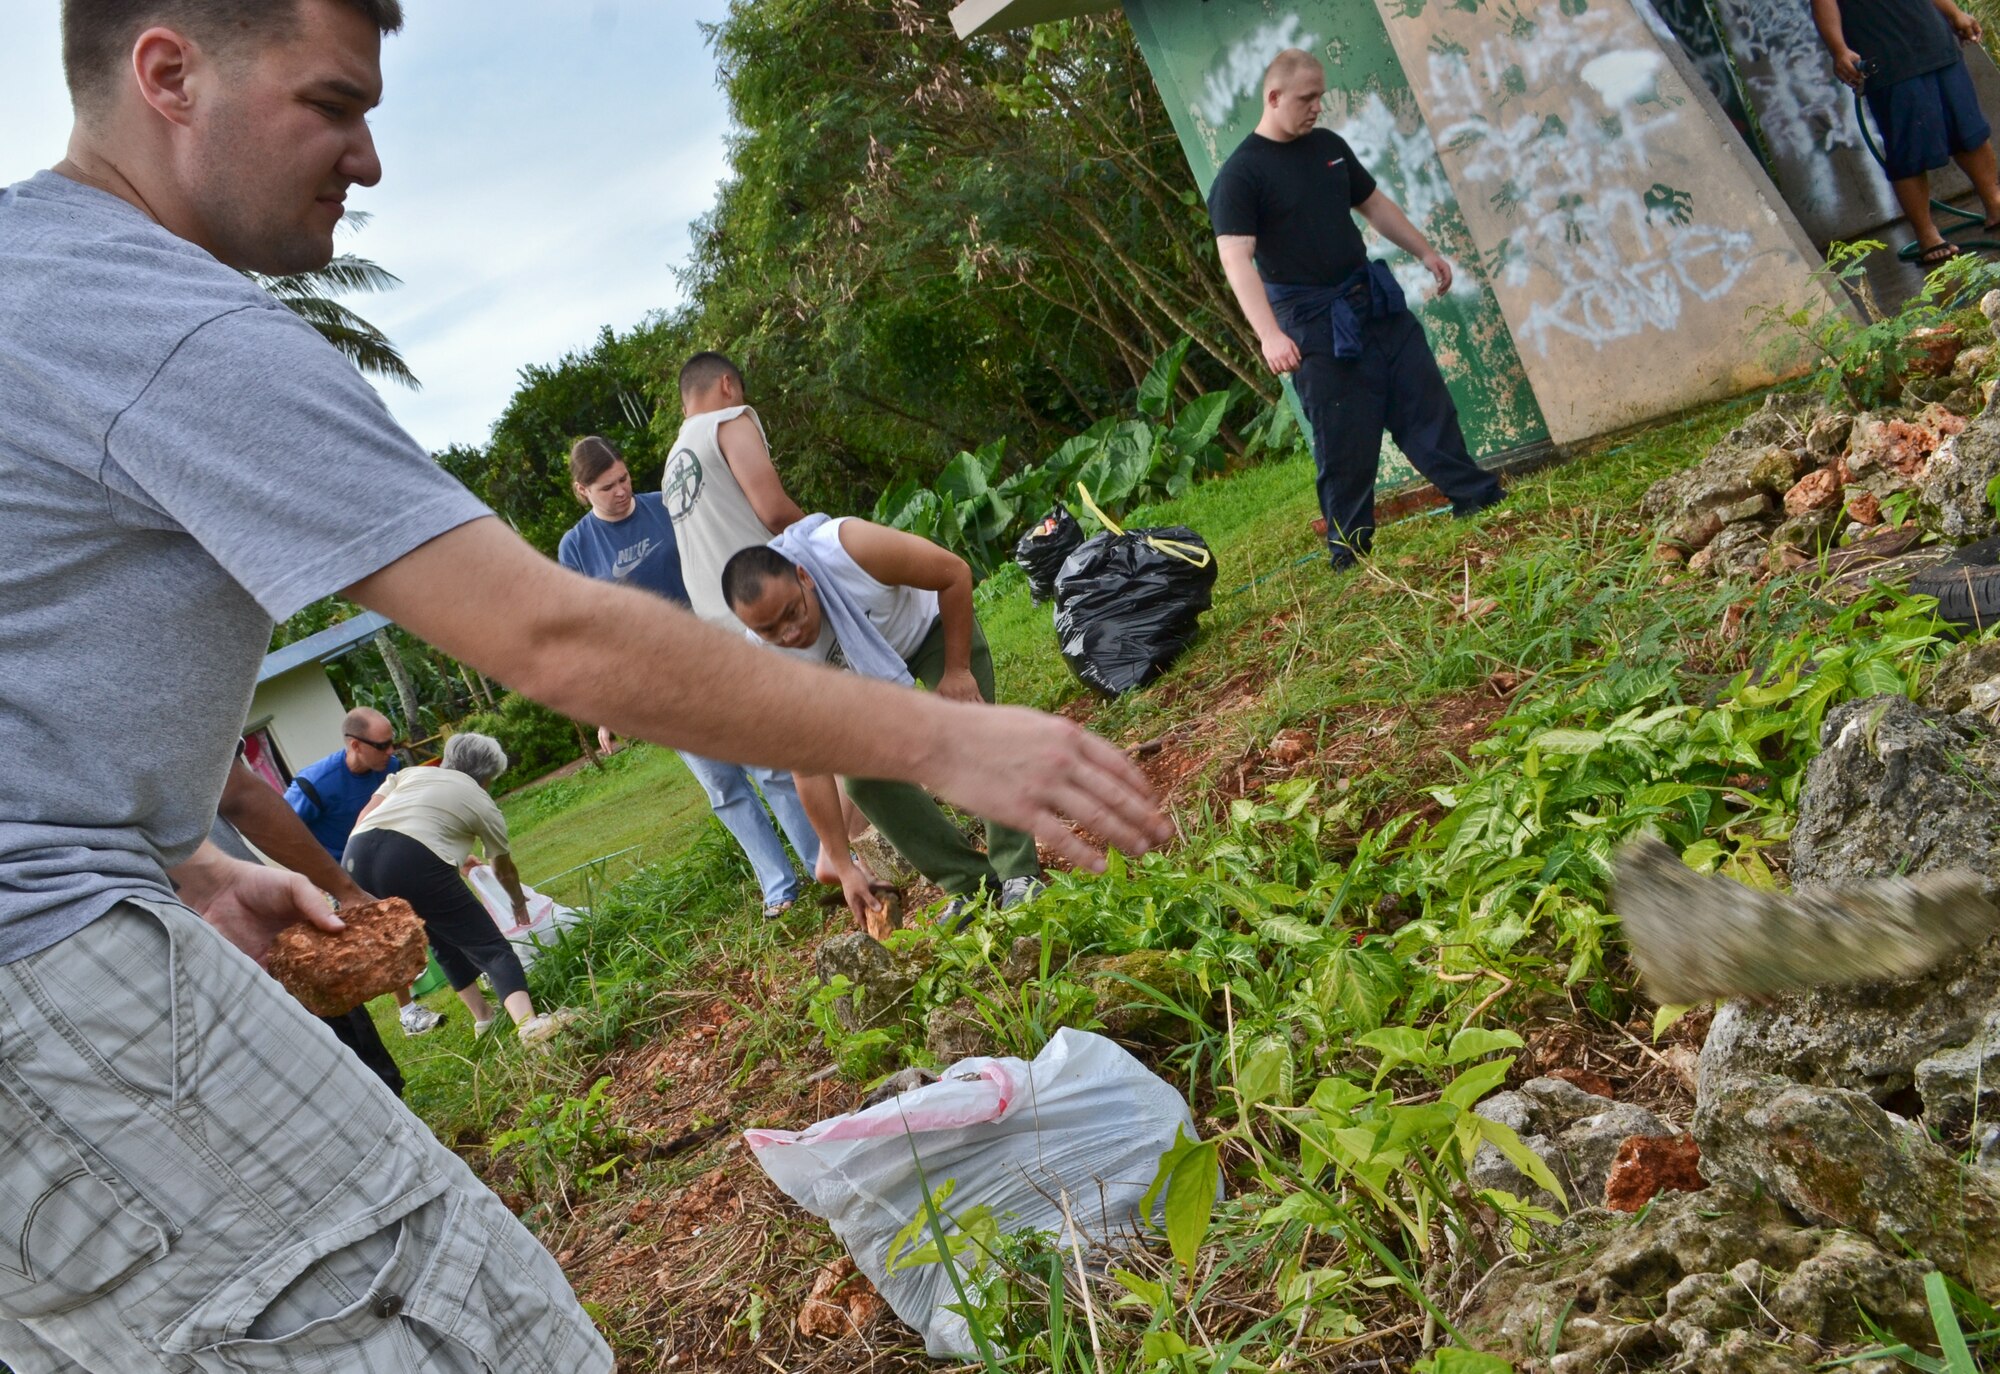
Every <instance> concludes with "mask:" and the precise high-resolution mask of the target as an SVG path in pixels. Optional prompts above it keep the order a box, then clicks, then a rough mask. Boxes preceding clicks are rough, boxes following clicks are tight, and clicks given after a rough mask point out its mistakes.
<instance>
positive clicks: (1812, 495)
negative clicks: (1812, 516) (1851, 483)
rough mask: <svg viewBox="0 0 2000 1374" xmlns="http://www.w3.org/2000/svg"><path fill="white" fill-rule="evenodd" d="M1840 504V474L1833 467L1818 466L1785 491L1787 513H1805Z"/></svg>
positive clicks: (1795, 514) (1794, 514)
mask: <svg viewBox="0 0 2000 1374" xmlns="http://www.w3.org/2000/svg"><path fill="white" fill-rule="evenodd" d="M1839 505H1840V474H1839V473H1838V472H1836V471H1835V470H1834V469H1832V468H1818V469H1815V470H1814V471H1812V472H1809V473H1807V474H1806V475H1805V476H1804V477H1801V478H1800V479H1799V480H1798V483H1797V485H1795V486H1793V487H1792V488H1791V490H1789V491H1787V492H1786V493H1785V514H1787V515H1793V516H1797V515H1805V514H1807V513H1808V512H1811V511H1816V510H1828V509H1831V508H1836V507H1838V506H1839Z"/></svg>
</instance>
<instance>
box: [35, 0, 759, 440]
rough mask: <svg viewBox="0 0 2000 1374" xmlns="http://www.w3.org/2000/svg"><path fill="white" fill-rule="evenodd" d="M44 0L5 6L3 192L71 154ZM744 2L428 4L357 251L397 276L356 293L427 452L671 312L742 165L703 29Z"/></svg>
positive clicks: (366, 201)
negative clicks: (405, 376) (691, 244)
mask: <svg viewBox="0 0 2000 1374" xmlns="http://www.w3.org/2000/svg"><path fill="white" fill-rule="evenodd" d="M56 10H57V7H56V6H55V5H54V4H53V3H50V0H0V33H4V34H5V35H6V37H7V45H8V50H9V56H10V57H11V58H13V61H12V62H10V63H9V76H8V81H7V82H6V83H4V84H0V129H5V130H6V131H7V135H6V138H5V140H4V146H0V184H5V183H8V182H13V181H17V180H20V179H21V178H23V177H26V176H28V175H30V174H32V173H33V172H34V171H36V170H37V169H38V168H41V167H46V166H48V165H49V164H50V163H52V162H54V161H55V160H57V159H58V158H60V157H61V156H62V152H63V146H64V142H65V140H66V138H67V135H68V130H69V104H68V98H67V95H66V93H65V92H64V90H63V85H62V74H61V66H60V60H59V49H60V45H59V39H58V34H57V28H56ZM727 13H728V0H666V2H665V3H645V4H640V3H636V2H635V0H626V2H625V3H617V2H616V0H593V3H592V4H590V5H588V6H584V5H574V6H572V5H552V4H549V3H547V0H426V3H425V4H423V5H421V6H411V7H409V23H408V25H407V27H406V28H405V30H404V31H403V32H402V33H401V34H399V35H397V36H396V37H393V38H391V39H389V40H387V41H386V42H385V43H384V44H383V49H382V68H383V79H384V86H385V98H384V101H383V104H382V108H381V109H379V110H377V111H376V112H375V114H374V116H373V118H372V119H371V121H370V123H371V126H372V128H373V129H374V132H375V138H376V143H377V146H378V148H379V149H380V151H381V154H382V161H383V167H384V176H383V180H382V183H381V184H380V185H379V186H376V187H374V188H371V189H361V188H356V189H355V191H354V192H353V193H352V194H351V195H350V197H349V204H350V205H352V206H354V207H355V208H357V209H362V210H367V211H369V212H370V214H371V215H372V216H373V222H372V223H370V224H369V225H368V227H367V228H366V229H364V230H362V231H361V232H360V233H358V234H354V235H343V236H342V244H341V246H342V247H343V248H346V249H349V250H351V251H353V252H357V253H360V254H362V255H363V256H365V257H369V258H372V259H374V260H375V261H376V262H379V263H380V264H382V266H384V267H386V268H388V269H389V270H390V271H391V272H394V273H395V274H396V275H397V276H399V277H401V278H402V279H403V283H404V284H403V285H402V286H401V287H400V288H398V289H396V290H394V291H391V292H388V293H386V294H383V295H377V296H356V297H350V298H348V302H347V303H348V304H349V305H351V306H352V307H353V308H354V309H356V310H357V311H359V312H360V313H361V314H362V315H363V316H365V317H366V318H368V319H369V320H371V321H373V322H374V323H375V324H377V325H378V326H380V327H381V328H382V329H383V330H384V331H385V332H386V333H387V334H388V335H389V337H390V338H391V339H392V340H393V341H394V342H395V343H396V345H397V347H399V348H400V349H401V350H402V351H403V354H404V357H405V358H407V359H408V360H409V363H410V366H411V367H412V368H413V369H414V370H415V372H416V374H417V376H418V377H419V378H421V379H422V380H423V383H424V388H423V390H422V391H420V392H410V391H407V390H405V389H404V388H402V387H399V386H397V385H395V384H394V383H382V384H381V389H382V394H383V399H384V400H386V401H387V402H388V404H389V407H390V409H391V410H392V411H394V412H395V414H396V416H397V418H398V419H399V420H401V421H402V422H403V424H404V425H405V426H407V427H408V428H409V429H410V431H411V433H413V434H414V435H415V436H416V437H417V439H418V441H419V442H421V443H423V444H424V445H425V446H427V447H429V448H433V449H437V448H442V447H444V446H445V445H447V444H452V443H480V442H482V441H484V439H485V438H486V436H487V433H488V431H489V429H490V428H491V426H492V424H493V422H494V421H495V420H496V419H498V418H499V416H500V412H501V410H502V409H503V408H504V407H505V405H506V403H507V399H508V397H509V396H510V395H511V394H512V392H513V389H514V386H515V383H516V378H517V377H518V374H519V372H520V370H521V369H522V368H523V367H526V366H529V365H532V364H536V363H552V362H554V361H556V360H557V359H559V358H560V357H561V356H562V355H563V354H564V353H567V352H571V351H573V350H575V349H578V348H583V347H587V346H589V344H590V343H591V342H592V341H593V340H594V339H595V338H596V336H597V333H598V331H599V330H600V329H601V328H602V327H603V326H605V325H611V326H613V327H614V328H617V329H626V328H629V327H631V326H632V325H634V324H636V323H638V322H639V320H640V319H642V318H643V317H644V316H645V315H646V314H647V313H648V312H650V311H653V310H658V309H661V308H665V307H670V306H672V305H675V304H677V303H678V301H679V288H678V286H677V284H676V282H675V279H674V273H673V269H674V267H676V266H678V265H680V264H682V263H684V262H685V261H686V259H687V253H688V224H689V222H690V221H691V220H693V219H695V218H696V217H697V216H699V215H701V214H703V213H705V212H706V211H707V210H708V208H709V207H710V206H711V205H712V204H713V203H714V200H715V189H716V184H717V182H719V181H720V180H721V179H722V178H723V177H724V176H725V175H727V172H728V161H727V149H726V144H725V139H726V136H727V133H728V118H727V111H726V108H725V103H724V100H723V97H722V93H721V91H720V90H718V89H717V87H716V78H715V69H714V60H713V58H712V56H711V54H710V53H709V51H708V48H707V45H706V43H705V41H704V39H703V36H702V34H701V32H700V30H699V28H698V27H697V26H698V25H699V24H701V23H713V22H717V21H719V20H721V19H723V18H725V17H726V16H727Z"/></svg>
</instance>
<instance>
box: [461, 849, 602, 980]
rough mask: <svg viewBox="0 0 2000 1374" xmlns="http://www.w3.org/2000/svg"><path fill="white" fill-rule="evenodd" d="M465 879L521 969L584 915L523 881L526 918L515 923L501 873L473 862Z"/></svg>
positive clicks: (531, 963)
mask: <svg viewBox="0 0 2000 1374" xmlns="http://www.w3.org/2000/svg"><path fill="white" fill-rule="evenodd" d="M465 881H466V882H467V883H468V884H470V885H471V887H472V895H473V896H475V897H477V898H478V899H479V904H480V905H481V906H483V907H485V908H486V914H487V915H489V916H491V917H492V918H493V924H494V925H496V926H499V927H500V933H501V934H502V935H505V936H506V937H507V942H508V943H509V944H511V945H513V946H514V953H515V954H516V955H518V956H519V957H520V960H521V967H522V969H524V970H525V969H529V968H532V967H533V966H534V963H535V960H536V959H537V958H538V957H540V955H541V954H542V952H543V951H544V950H549V949H554V948H555V946H556V944H557V943H558V942H559V941H560V940H561V939H562V936H563V932H564V931H565V930H568V929H569V928H570V927H571V926H573V925H575V924H576V923H577V922H578V921H581V920H582V919H583V917H584V915H585V913H584V912H581V911H578V910H577V909H576V908H574V907H567V906H564V905H563V904H562V903H560V902H558V901H556V900H555V899H554V898H552V897H545V896H543V895H542V894H541V893H539V892H537V891H535V889H533V888H532V887H529V886H528V885H527V884H526V883H523V884H521V892H522V895H524V896H525V897H527V899H528V921H527V924H525V925H517V924H515V922H514V899H513V898H512V897H509V896H508V895H507V889H506V888H505V887H504V886H502V885H501V882H500V875H499V874H498V873H495V872H494V871H493V868H492V866H491V865H490V864H474V865H473V866H472V868H471V869H469V870H468V871H467V872H466V875H465Z"/></svg>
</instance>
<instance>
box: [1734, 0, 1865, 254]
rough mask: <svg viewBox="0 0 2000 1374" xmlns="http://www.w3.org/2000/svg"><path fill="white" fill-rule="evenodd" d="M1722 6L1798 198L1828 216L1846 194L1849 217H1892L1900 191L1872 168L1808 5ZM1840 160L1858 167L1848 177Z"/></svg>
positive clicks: (1761, 2) (1742, 2)
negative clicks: (1896, 197)
mask: <svg viewBox="0 0 2000 1374" xmlns="http://www.w3.org/2000/svg"><path fill="white" fill-rule="evenodd" d="M1717 8H1718V9H1719V10H1720V12H1721V15H1722V22H1723V24H1724V25H1725V26H1726V27H1727V29H1728V31H1729V41H1730V44H1731V46H1732V47H1734V49H1735V51H1736V60H1737V63H1738V70H1739V71H1741V72H1742V74H1743V81H1744V84H1745V85H1746V86H1748V87H1749V88H1750V100H1751V103H1752V104H1753V105H1755V106H1756V108H1757V123H1758V126H1759V127H1760V128H1761V129H1762V130H1763V133H1764V140H1765V142H1766V143H1768V144H1769V145H1770V148H1771V154H1772V156H1773V157H1774V158H1775V159H1776V160H1777V162H1778V164H1779V172H1780V178H1781V179H1782V180H1783V181H1785V182H1786V183H1787V191H1788V192H1789V193H1790V195H1791V197H1792V199H1793V201H1794V203H1795V204H1798V205H1799V206H1800V209H1801V210H1802V211H1816V212H1819V213H1820V214H1823V215H1829V216H1830V215H1833V214H1835V213H1837V212H1838V211H1839V209H1840V208H1841V202H1842V201H1843V200H1845V201H1850V202H1853V203H1852V204H1850V206H1849V210H1850V217H1851V218H1853V219H1854V220H1855V221H1856V222H1857V223H1876V222H1880V221H1882V220H1885V219H1889V218H1893V217H1894V216H1895V215H1896V213H1897V210H1896V201H1895V197H1894V196H1893V195H1892V194H1891V193H1890V191H1889V187H1888V184H1887V183H1886V182H1885V181H1883V180H1882V178H1881V177H1880V176H1877V175H1874V172H1875V162H1874V159H1873V158H1872V157H1870V156H1869V154H1868V152H1867V150H1866V148H1865V147H1864V146H1863V144H1862V141H1861V129H1860V126H1859V125H1858V124H1857V123H1856V122H1855V118H1854V100H1853V97H1852V96H1850V95H1849V94H1848V92H1847V88H1846V87H1845V86H1842V85H1841V84H1840V83H1839V82H1837V81H1835V80H1834V79H1833V69H1832V64H1831V63H1830V62H1829V60H1828V58H1827V55H1826V49H1825V48H1824V47H1823V46H1822V45H1821V43H1820V38H1819V31H1818V30H1817V29H1815V28H1814V27H1813V21H1812V14H1811V11H1810V10H1809V9H1808V7H1807V6H1806V5H1804V4H1774V3H1772V2H1771V0H1719V3H1718V6H1717ZM1842 162H1845V163H1847V164H1848V169H1849V171H1850V172H1852V173H1856V174H1855V175H1849V176H1847V177H1844V178H1843V177H1842V175H1841V170H1842V168H1841V165H1840V164H1841V163H1842ZM1788 172H1789V173H1790V175H1787V173H1788Z"/></svg>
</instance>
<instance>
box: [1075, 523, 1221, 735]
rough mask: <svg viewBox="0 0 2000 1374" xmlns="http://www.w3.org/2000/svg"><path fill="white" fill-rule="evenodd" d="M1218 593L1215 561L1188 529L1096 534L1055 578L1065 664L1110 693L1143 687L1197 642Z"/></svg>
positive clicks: (1095, 686)
mask: <svg viewBox="0 0 2000 1374" xmlns="http://www.w3.org/2000/svg"><path fill="white" fill-rule="evenodd" d="M1163 546H1164V547H1163ZM1183 554H1185V555H1186V556H1185V557H1184V556H1182V555H1183ZM1190 559H1192V560H1193V561H1190ZM1214 590H1215V559H1214V557H1213V556H1212V555H1210V554H1209V552H1208V545H1207V544H1206V543H1204V542H1203V540H1202V537H1201V536H1200V535H1198V534H1196V533H1195V532H1194V531H1193V530H1191V529H1189V528H1187V527H1186V526H1185V525H1175V526H1171V527H1169V528H1166V529H1153V530H1127V531H1125V532H1124V533H1123V534H1112V533H1110V532H1109V531H1106V532H1105V533H1103V534H1099V535H1095V536H1093V537H1092V538H1091V539H1089V540H1088V541H1086V542H1085V543H1084V545H1083V546H1082V547H1081V548H1079V549H1078V550H1077V551H1076V552H1075V553H1073V554H1071V555H1070V556H1069V558H1068V559H1067V560H1065V561H1064V563H1063V566H1062V572H1061V574H1060V575H1058V576H1057V578H1056V642H1057V645H1058V647H1059V648H1061V650H1062V656H1063V660H1064V661H1065V662H1066V663H1068V664H1069V666H1070V669H1071V671H1072V672H1074V673H1075V674H1076V675H1077V676H1078V677H1079V678H1081V679H1082V680H1083V681H1084V683H1085V685H1087V686H1089V687H1093V688H1095V689H1096V690H1098V691H1100V692H1102V693H1104V694H1105V695H1106V696H1117V695H1118V694H1120V693H1121V692H1129V691H1131V690H1132V689H1133V688H1134V687H1143V686H1145V685H1146V684H1147V683H1149V682H1151V681H1152V680H1153V679H1154V678H1156V677H1158V676H1159V675H1160V674H1161V673H1163V672H1165V671H1166V670H1167V668H1168V666H1169V665H1171V664H1172V663H1173V661H1174V660H1175V659H1176V658H1179V657H1180V655H1181V651H1182V650H1183V649H1185V648H1187V646H1188V645H1189V644H1190V643H1191V642H1192V641H1193V639H1194V632H1195V626H1196V622H1197V621H1198V620H1199V619H1200V617H1201V613H1202V612H1203V611H1205V610H1207V609H1208V608H1209V604H1210V600H1211V593H1213V591H1214Z"/></svg>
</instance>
